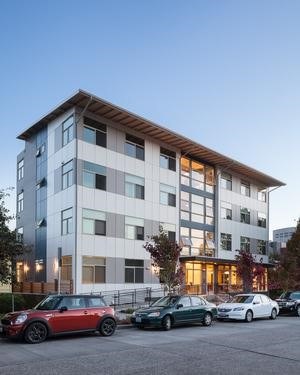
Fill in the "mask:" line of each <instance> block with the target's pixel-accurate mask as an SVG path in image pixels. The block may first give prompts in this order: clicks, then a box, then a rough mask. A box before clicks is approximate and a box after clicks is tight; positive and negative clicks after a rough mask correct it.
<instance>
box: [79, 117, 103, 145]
mask: <svg viewBox="0 0 300 375" xmlns="http://www.w3.org/2000/svg"><path fill="white" fill-rule="evenodd" d="M83 123H84V126H83V140H84V141H85V142H89V143H92V144H94V145H97V146H101V147H106V125H105V124H102V123H101V122H98V121H96V120H93V119H91V118H88V117H84V118H83ZM85 125H87V126H85Z"/></svg>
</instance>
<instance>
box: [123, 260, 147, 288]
mask: <svg viewBox="0 0 300 375" xmlns="http://www.w3.org/2000/svg"><path fill="white" fill-rule="evenodd" d="M143 282H144V261H143V260H139V259H125V283H143Z"/></svg>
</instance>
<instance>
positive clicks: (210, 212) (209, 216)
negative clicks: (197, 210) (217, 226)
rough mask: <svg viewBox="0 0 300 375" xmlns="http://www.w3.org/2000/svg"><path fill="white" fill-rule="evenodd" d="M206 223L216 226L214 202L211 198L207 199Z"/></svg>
mask: <svg viewBox="0 0 300 375" xmlns="http://www.w3.org/2000/svg"><path fill="white" fill-rule="evenodd" d="M205 223H206V224H209V225H214V201H213V200H212V199H210V198H205Z"/></svg>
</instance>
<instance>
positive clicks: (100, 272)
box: [95, 266, 105, 283]
mask: <svg viewBox="0 0 300 375" xmlns="http://www.w3.org/2000/svg"><path fill="white" fill-rule="evenodd" d="M95 283H105V267H99V266H95Z"/></svg>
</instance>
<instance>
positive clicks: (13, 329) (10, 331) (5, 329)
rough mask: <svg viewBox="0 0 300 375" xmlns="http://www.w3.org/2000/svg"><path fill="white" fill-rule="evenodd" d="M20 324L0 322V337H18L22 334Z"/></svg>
mask: <svg viewBox="0 0 300 375" xmlns="http://www.w3.org/2000/svg"><path fill="white" fill-rule="evenodd" d="M22 328H23V327H22V326H8V325H1V324H0V337H8V338H19V337H21V336H22Z"/></svg>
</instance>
